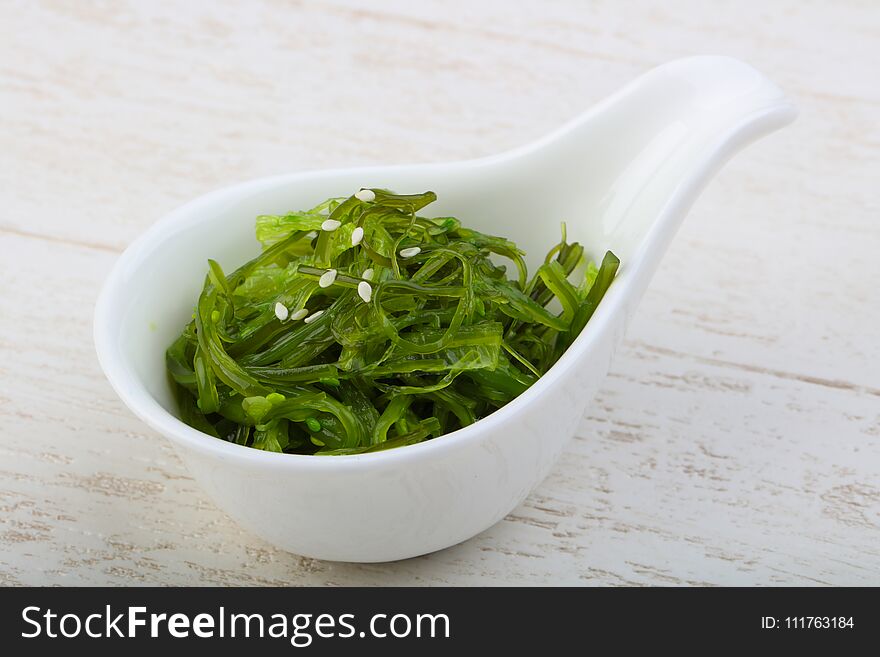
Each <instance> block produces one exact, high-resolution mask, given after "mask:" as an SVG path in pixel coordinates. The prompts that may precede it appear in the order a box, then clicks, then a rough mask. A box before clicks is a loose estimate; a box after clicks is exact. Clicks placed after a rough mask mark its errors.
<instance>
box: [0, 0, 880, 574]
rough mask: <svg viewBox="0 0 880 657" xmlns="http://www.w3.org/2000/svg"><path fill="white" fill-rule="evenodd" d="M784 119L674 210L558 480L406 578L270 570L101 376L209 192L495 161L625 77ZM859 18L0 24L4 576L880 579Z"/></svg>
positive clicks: (225, 14) (355, 568)
mask: <svg viewBox="0 0 880 657" xmlns="http://www.w3.org/2000/svg"><path fill="white" fill-rule="evenodd" d="M702 53H718V54H729V55H733V56H736V57H740V58H742V59H745V60H746V61H749V62H750V63H752V64H753V65H755V66H756V67H757V68H759V69H760V70H761V71H763V72H764V73H766V74H767V75H768V76H769V77H770V78H771V79H773V80H775V81H777V82H779V83H780V84H781V85H782V86H783V87H784V88H785V89H786V90H787V91H788V92H789V93H790V94H791V95H792V96H793V97H794V99H795V101H796V102H797V103H798V104H799V106H800V109H801V116H800V118H799V120H798V122H797V123H796V124H795V125H794V126H792V127H791V128H788V129H786V130H785V131H783V132H781V133H779V134H777V135H774V136H773V137H771V138H769V139H767V140H765V141H763V142H761V143H759V144H758V145H756V146H754V147H752V148H751V149H749V150H748V151H746V152H745V153H744V154H742V155H740V156H738V157H737V158H736V159H735V160H734V161H733V162H732V163H731V164H730V165H729V166H728V167H727V168H726V169H725V170H724V171H723V172H722V174H721V175H720V176H719V177H718V178H717V179H716V180H715V181H714V182H713V183H712V184H711V186H710V187H709V189H708V190H707V192H706V193H705V194H704V196H703V197H702V198H701V199H700V201H699V202H698V203H697V205H696V206H695V208H694V209H693V211H692V213H691V215H690V217H689V218H688V220H687V221H686V223H685V226H684V227H683V229H682V230H681V232H680V234H679V236H678V237H677V239H676V241H675V243H674V246H673V247H672V249H671V251H670V253H669V254H668V256H667V258H666V260H665V261H664V263H663V265H662V267H661V270H660V271H659V273H658V274H657V276H656V278H655V279H654V281H653V283H652V285H651V288H650V289H649V291H648V293H647V294H646V296H645V299H644V302H643V305H642V306H641V308H640V310H639V312H638V314H637V316H636V317H635V319H634V321H633V324H632V326H631V329H630V333H629V339H628V340H627V342H626V343H625V345H624V347H623V349H622V350H621V352H620V353H619V356H618V358H617V359H616V361H615V363H614V365H613V368H612V371H611V374H610V376H609V378H608V379H607V382H606V384H605V386H604V387H603V389H602V390H601V392H600V394H599V395H598V397H597V399H596V400H595V403H593V404H592V405H591V407H590V409H589V411H588V412H587V414H586V416H585V418H584V420H583V423H582V424H581V426H580V428H579V430H578V434H577V437H576V439H575V440H574V441H572V443H571V444H570V446H569V448H568V449H567V451H566V452H565V454H564V456H563V458H562V459H561V461H560V463H559V464H558V466H557V467H556V468H555V470H554V471H553V473H552V475H551V476H550V477H549V478H548V479H547V480H546V481H545V482H544V484H543V485H542V486H540V487H539V489H538V490H537V491H536V492H535V493H534V494H533V495H532V496H531V497H529V499H528V500H527V501H526V502H525V503H524V504H523V505H522V506H521V507H520V508H518V509H517V510H516V511H515V512H514V513H512V514H511V515H510V516H509V517H508V518H506V519H505V520H504V521H502V522H501V523H499V524H498V525H496V526H495V527H493V528H491V529H490V530H488V531H486V532H484V533H483V534H481V535H480V536H478V537H476V538H474V539H473V540H471V541H468V542H467V543H464V544H462V545H459V546H457V547H454V548H451V549H448V550H445V551H442V552H439V553H437V554H433V555H429V556H426V557H422V558H418V559H412V560H409V561H405V562H400V563H391V564H380V565H351V564H335V563H324V562H318V561H314V560H309V559H303V558H300V557H296V556H293V555H290V554H287V553H284V552H280V551H278V550H276V549H274V548H272V547H270V546H268V545H266V544H265V543H263V542H262V541H260V540H259V539H256V538H254V537H253V536H251V535H249V534H247V533H245V532H244V531H242V530H241V529H239V528H238V527H237V526H236V525H234V524H233V523H232V522H231V521H230V520H229V519H228V518H227V517H226V516H225V515H224V514H223V513H222V512H220V511H219V510H218V509H216V508H215V507H214V506H213V504H212V503H211V502H210V501H209V500H208V499H207V498H206V497H205V496H204V495H203V494H202V492H201V491H200V490H199V488H198V487H197V486H196V485H195V483H194V482H193V481H192V480H191V479H190V478H189V477H188V475H187V473H186V472H185V470H184V469H183V467H182V466H181V464H180V462H179V461H178V460H177V458H176V457H175V455H174V453H173V451H172V449H171V447H170V445H169V444H168V443H167V442H166V441H165V440H164V439H163V438H161V437H160V436H158V435H156V434H155V433H153V432H152V431H150V430H149V429H147V428H146V427H145V426H144V425H143V424H142V423H141V422H139V421H138V420H137V419H135V418H134V417H133V416H132V415H131V414H130V413H129V412H128V411H127V410H126V409H125V407H124V406H123V405H122V404H121V403H120V402H119V401H118V399H117V398H116V397H115V395H114V394H113V392H112V391H111V389H110V387H109V385H108V384H107V383H106V381H105V380H104V378H103V376H102V374H101V372H100V370H99V368H98V366H97V363H96V359H95V356H94V352H93V347H92V341H91V315H92V309H93V305H94V299H95V297H96V295H97V291H98V289H99V287H100V284H101V282H102V280H103V278H104V277H105V275H106V274H107V272H108V271H109V268H110V267H111V265H112V263H113V261H114V259H115V257H116V255H117V254H118V252H120V251H121V250H122V249H123V248H124V247H125V245H126V244H128V243H129V242H130V241H131V240H133V239H134V238H135V237H136V236H137V235H138V234H140V233H141V232H142V231H143V230H144V229H146V228H147V227H148V226H149V225H150V224H151V223H152V222H153V221H155V220H156V219H157V218H158V217H160V216H161V215H162V214H164V213H165V212H167V211H169V210H170V209H172V208H173V207H175V206H176V205H178V204H180V203H182V202H184V201H186V200H188V199H190V198H192V197H194V196H196V195H198V194H201V193H203V192H206V191H208V190H211V189H213V188H216V187H220V186H223V185H226V184H230V183H233V182H236V181H239V180H243V179H248V178H254V177H258V176H262V175H267V174H271V173H279V172H286V171H292V170H302V169H312V168H319V167H329V166H347V165H356V164H378V163H390V162H398V161H431V160H451V159H459V158H465V157H471V156H477V155H483V154H488V153H492V152H496V151H500V150H503V149H505V148H508V147H511V146H514V145H517V144H520V143H522V142H525V141H527V140H529V139H532V138H534V137H537V136H539V135H541V134H542V133H544V132H546V131H548V130H549V129H552V128H553V127H555V126H557V125H558V124H559V123H561V122H563V121H565V120H566V119H568V118H570V117H572V116H574V115H575V114H577V113H579V112H580V111H582V110H583V109H584V108H585V107H587V106H588V105H589V104H590V103H592V102H594V101H595V100H598V99H599V98H601V97H603V96H604V95H605V94H607V93H608V92H610V91H613V90H614V89H615V88H617V87H618V86H620V85H621V84H622V83H624V82H626V81H628V80H629V79H631V78H632V77H633V76H635V75H637V74H638V73H640V72H642V71H644V70H646V69H648V68H650V67H651V66H654V65H656V64H659V63H662V62H664V61H667V60H670V59H673V58H676V57H680V56H685V55H690V54H702ZM877 61H880V10H878V9H877V7H876V4H875V3H871V2H857V1H855V0H850V1H849V2H835V3H809V4H808V3H801V2H796V1H794V0H792V1H777V2H764V3H752V4H750V5H749V8H748V9H744V8H743V3H740V2H732V1H731V2H713V3H703V2H698V1H696V0H693V1H690V2H673V3H662V4H658V3H652V2H647V1H645V2H641V1H639V2H625V3H618V2H595V3H584V2H577V1H575V0H571V1H554V2H522V3H517V5H516V10H515V11H513V10H511V9H510V4H509V3H504V2H501V1H500V0H492V1H491V2H480V3H474V2H460V3H459V2H420V3H409V2H404V1H403V0H397V1H394V2H383V3H366V2H349V1H344V0H331V1H329V2H281V1H278V2H270V1H265V2H244V1H242V2H222V3H184V2H149V3H138V2H134V1H131V2H117V3H109V4H105V3H87V2H74V1H72V0H68V1H53V2H40V3H37V2H20V3H16V2H8V1H7V2H0V110H2V117H3V119H2V121H0V143H2V145H3V146H2V148H0V201H2V203H0V245H2V246H0V249H2V251H0V253H2V256H3V257H2V259H0V272H2V276H3V285H2V293H0V584H12V585H14V584H130V583H133V584H160V585H172V584H273V585H274V584H279V585H281V584H321V585H341V584H375V585H384V584H415V585H428V584H545V583H556V584H586V585H609V584H610V585H615V584H639V585H650V584H763V585H774V584H874V585H877V584H880V375H878V371H880V340H878V327H880V291H878V290H880V286H878V285H877V281H878V275H880V265H878V262H880V260H878V257H877V254H878V253H880V203H878V193H877V189H878V186H877V180H878V177H880V176H878V174H880V166H878V163H880V120H878V119H880V87H878V85H877V84H876V80H877V76H876V74H877V71H876V63H877Z"/></svg>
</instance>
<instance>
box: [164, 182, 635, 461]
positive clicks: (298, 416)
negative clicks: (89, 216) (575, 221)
mask: <svg viewBox="0 0 880 657" xmlns="http://www.w3.org/2000/svg"><path fill="white" fill-rule="evenodd" d="M436 198H437V197H436V195H435V194H434V193H433V192H425V193H424V194H413V195H402V194H393V193H391V192H389V191H386V190H382V189H372V190H371V189H362V190H360V191H359V192H358V193H356V194H354V195H352V196H350V197H348V198H333V199H329V200H327V201H325V202H324V203H321V204H320V205H318V206H317V207H314V208H312V209H311V210H307V211H304V212H292V213H290V214H286V215H282V216H276V215H264V216H260V217H257V222H256V234H257V239H258V240H259V242H260V243H261V244H262V247H263V248H262V253H261V254H260V255H259V256H257V257H256V258H254V259H253V260H251V261H250V262H248V263H246V264H245V265H243V266H241V267H239V268H238V269H237V270H235V271H234V272H232V273H231V274H226V273H224V271H223V270H222V269H221V268H220V265H219V264H218V263H216V262H214V261H213V260H209V261H208V264H209V267H208V273H207V277H206V278H205V284H204V288H203V289H202V292H201V295H200V296H199V299H198V304H197V305H196V308H195V312H194V313H193V318H192V321H191V322H190V323H189V324H188V325H187V326H186V328H185V329H184V331H183V333H182V335H181V336H180V337H179V338H178V339H177V340H176V341H175V342H174V343H173V344H172V345H171V346H170V347H169V348H168V350H167V353H166V362H167V367H168V372H169V374H170V376H171V379H172V382H173V383H172V385H173V387H174V389H175V392H176V396H177V401H178V405H179V410H180V416H181V418H182V419H183V420H184V421H185V422H186V423H187V424H189V425H191V426H193V427H195V428H196V429H198V430H200V431H203V432H204V433H207V434H210V435H211V436H215V437H217V438H221V439H223V440H227V441H229V442H233V443H237V444H239V445H247V446H249V447H254V448H256V449H262V450H267V451H270V452H286V453H296V454H316V455H328V454H358V453H363V452H374V451H378V450H383V449H388V448H392V447H399V446H402V445H411V444H413V443H418V442H421V441H424V440H428V439H431V438H436V437H437V436H440V435H442V434H445V433H449V432H450V431H454V430H455V429H458V428H460V427H465V426H467V425H469V424H473V423H474V422H475V421H477V420H479V419H480V418H482V417H485V416H486V415H488V414H490V413H492V412H493V411H495V410H496V409H498V408H501V407H502V406H504V405H505V404H506V403H507V402H509V401H510V400H511V399H513V398H514V397H516V396H517V395H519V394H521V393H522V392H523V391H524V390H526V389H527V388H528V387H529V386H531V385H532V384H533V383H534V382H535V381H537V380H538V378H539V377H540V376H541V375H542V374H544V373H545V372H546V371H547V370H548V369H549V368H550V367H551V366H552V365H553V363H555V362H556V361H557V359H558V358H559V357H560V355H561V354H562V353H563V352H564V351H565V350H566V349H567V348H568V347H569V345H570V344H571V343H572V341H573V340H574V339H575V338H576V337H577V335H578V334H579V333H580V332H581V330H582V329H583V328H584V325H586V323H587V321H588V320H589V319H590V316H591V315H592V314H593V311H594V310H595V309H596V306H597V305H598V303H599V301H600V300H601V299H602V296H603V295H604V294H605V291H606V290H607V289H608V286H609V285H610V284H611V281H612V279H613V278H614V276H615V273H616V272H617V268H618V265H619V262H620V261H619V260H618V259H617V257H616V256H615V255H614V254H613V253H611V252H610V251H609V252H608V253H606V254H605V257H604V258H603V260H602V263H601V264H600V265H599V266H598V267H597V266H596V265H595V264H593V263H590V262H587V260H586V258H585V256H584V249H583V247H582V246H581V245H580V244H577V243H570V242H568V241H567V240H566V238H565V225H564V224H563V227H562V241H561V242H559V243H558V244H557V245H556V246H554V247H553V248H552V249H551V250H550V252H549V253H548V254H547V257H546V259H545V260H544V264H542V265H541V266H540V267H538V269H537V271H536V272H535V273H534V275H532V276H531V277H530V276H529V274H528V271H527V269H526V265H525V261H524V260H523V255H524V253H523V251H521V250H520V249H519V248H517V246H516V244H514V243H513V242H511V241H509V240H507V239H504V238H503V237H495V236H492V235H486V234H484V233H481V232H478V231H476V230H473V229H470V228H465V227H464V226H462V225H461V223H460V222H459V221H458V219H455V218H453V217H440V218H428V217H423V216H420V215H418V214H417V213H418V212H419V211H420V210H422V209H423V208H425V206H427V205H428V204H429V203H431V202H433V201H434V200H436ZM493 256H494V257H493ZM499 257H500V258H499ZM505 259H506V260H507V261H510V262H512V264H513V269H514V271H515V276H514V277H513V278H509V277H508V271H507V267H505V266H503V265H502V264H499V262H503V261H504V260H505Z"/></svg>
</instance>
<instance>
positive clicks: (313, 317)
mask: <svg viewBox="0 0 880 657" xmlns="http://www.w3.org/2000/svg"><path fill="white" fill-rule="evenodd" d="M323 314H324V311H323V310H319V311H318V312H315V313H312V314H311V315H309V316H308V317H306V318H305V319H304V320H303V321H304V322H305V323H306V324H311V323H312V322H314V321H315V320H316V319H318V318H319V317H320V316H321V315H323Z"/></svg>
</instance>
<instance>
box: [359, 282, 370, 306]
mask: <svg viewBox="0 0 880 657" xmlns="http://www.w3.org/2000/svg"><path fill="white" fill-rule="evenodd" d="M358 295H359V296H360V298H361V299H363V300H364V303H370V299H372V298H373V287H372V286H371V285H370V284H369V283H367V282H366V281H361V282H360V283H358Z"/></svg>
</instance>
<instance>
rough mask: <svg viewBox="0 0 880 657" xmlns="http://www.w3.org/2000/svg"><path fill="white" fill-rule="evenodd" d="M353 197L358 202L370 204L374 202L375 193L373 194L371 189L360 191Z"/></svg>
mask: <svg viewBox="0 0 880 657" xmlns="http://www.w3.org/2000/svg"><path fill="white" fill-rule="evenodd" d="M354 197H355V198H356V199H357V200H358V201H365V202H367V203H372V202H373V201H375V200H376V192H374V191H373V190H372V189H362V190H360V191H359V192H358V193H357V194H355V195H354Z"/></svg>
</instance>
